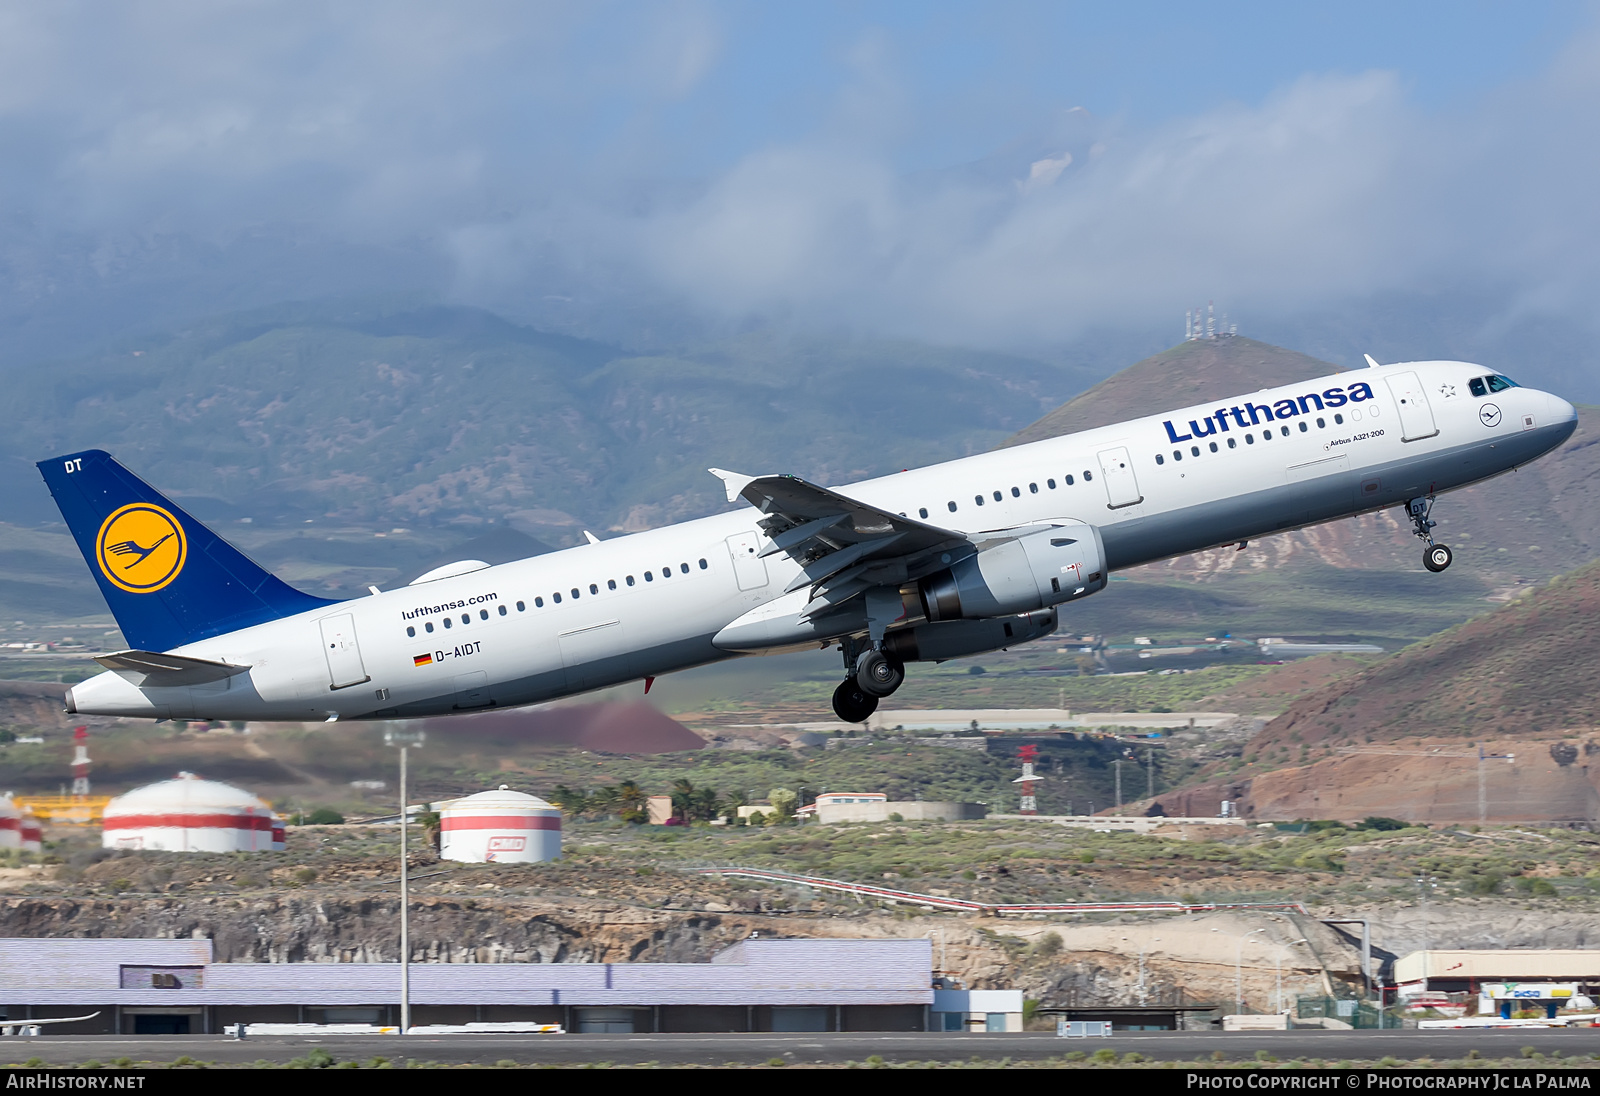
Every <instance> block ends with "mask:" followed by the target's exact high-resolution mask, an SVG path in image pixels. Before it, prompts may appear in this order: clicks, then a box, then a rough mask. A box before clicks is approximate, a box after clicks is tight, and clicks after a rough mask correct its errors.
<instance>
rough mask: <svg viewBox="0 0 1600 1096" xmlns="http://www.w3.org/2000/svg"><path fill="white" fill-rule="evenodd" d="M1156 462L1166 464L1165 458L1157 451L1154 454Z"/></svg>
mask: <svg viewBox="0 0 1600 1096" xmlns="http://www.w3.org/2000/svg"><path fill="white" fill-rule="evenodd" d="M1156 463H1157V464H1166V463H1167V458H1166V457H1163V456H1162V455H1161V454H1160V453H1157V454H1156Z"/></svg>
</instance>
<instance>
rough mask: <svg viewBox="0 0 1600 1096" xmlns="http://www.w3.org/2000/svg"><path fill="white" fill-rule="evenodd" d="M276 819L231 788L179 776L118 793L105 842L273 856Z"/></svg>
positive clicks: (107, 844) (115, 845)
mask: <svg viewBox="0 0 1600 1096" xmlns="http://www.w3.org/2000/svg"><path fill="white" fill-rule="evenodd" d="M279 825H280V823H279V822H278V818H277V816H276V815H274V814H273V813H272V808H271V807H268V806H267V805H266V804H265V803H263V802H261V800H259V799H257V798H256V797H255V796H253V795H251V794H250V793H249V792H247V791H244V790H243V789H240V788H235V787H233V786H232V785H231V784H221V783H218V782H217V781H215V780H202V779H200V777H198V776H196V775H195V774H194V773H179V774H178V776H177V778H176V779H174V780H163V781H161V782H160V783H159V784H147V785H145V786H144V787H142V788H135V789H134V790H133V791H131V792H129V793H128V794H126V795H119V796H117V797H116V798H115V799H113V800H112V801H111V802H110V803H107V804H106V809H105V828H104V831H103V834H102V837H101V842H100V843H101V844H102V845H103V846H104V847H106V848H108V849H165V850H167V851H169V852H270V851H272V850H273V849H279V848H282V847H283V846H282V845H281V844H280V843H279V842H278V841H275V840H274V832H273V831H274V829H275V828H276V827H277V826H279Z"/></svg>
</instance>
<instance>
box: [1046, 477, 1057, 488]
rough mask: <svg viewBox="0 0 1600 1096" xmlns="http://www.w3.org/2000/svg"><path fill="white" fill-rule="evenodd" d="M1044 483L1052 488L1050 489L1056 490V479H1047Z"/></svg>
mask: <svg viewBox="0 0 1600 1096" xmlns="http://www.w3.org/2000/svg"><path fill="white" fill-rule="evenodd" d="M1044 485H1045V486H1046V487H1048V488H1050V490H1052V491H1054V490H1055V489H1056V481H1055V480H1053V479H1047V480H1045V481H1044Z"/></svg>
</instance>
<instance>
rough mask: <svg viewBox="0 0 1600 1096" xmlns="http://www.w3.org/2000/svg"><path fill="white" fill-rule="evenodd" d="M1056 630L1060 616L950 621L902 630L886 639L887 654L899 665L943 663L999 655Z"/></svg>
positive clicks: (1044, 612)
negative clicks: (956, 659)
mask: <svg viewBox="0 0 1600 1096" xmlns="http://www.w3.org/2000/svg"><path fill="white" fill-rule="evenodd" d="M1055 630H1056V612H1055V610H1054V609H1043V610H1040V611H1039V612H1035V613H1020V614H1018V615H1016V616H1008V617H998V618H996V619H993V620H947V621H943V622H941V623H939V624H918V625H916V626H915V627H913V628H899V629H896V630H895V631H892V632H890V633H888V634H887V635H885V636H884V637H883V653H884V654H886V655H888V656H889V657H890V658H892V659H894V660H895V661H897V662H902V663H904V662H943V661H944V660H945V659H947V658H964V657H965V656H967V655H979V654H983V653H985V652H987V651H998V650H1000V649H1001V648H1002V647H1010V646H1013V645H1015V644H1018V643H1026V642H1027V641H1028V640H1030V639H1038V638H1040V637H1041V636H1047V635H1049V634H1050V633H1051V632H1053V631H1055Z"/></svg>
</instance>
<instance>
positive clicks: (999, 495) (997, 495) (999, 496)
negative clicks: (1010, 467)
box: [994, 491, 1002, 502]
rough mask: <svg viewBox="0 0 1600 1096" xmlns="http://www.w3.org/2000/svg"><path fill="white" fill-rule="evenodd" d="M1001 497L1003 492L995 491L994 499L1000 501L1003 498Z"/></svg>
mask: <svg viewBox="0 0 1600 1096" xmlns="http://www.w3.org/2000/svg"><path fill="white" fill-rule="evenodd" d="M1001 497H1002V496H1001V494H1000V492H999V491H996V492H995V493H994V501H996V502H999V501H1000V499H1001Z"/></svg>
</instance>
